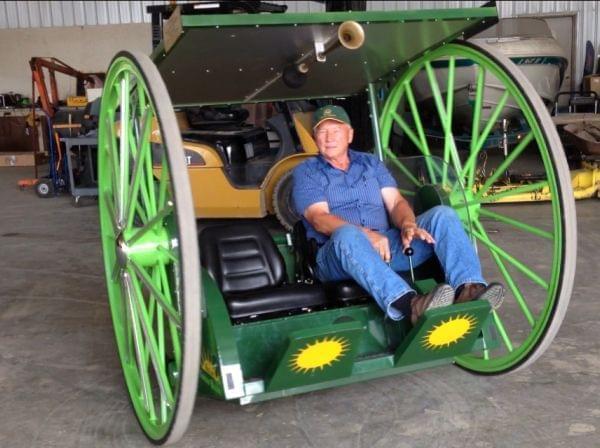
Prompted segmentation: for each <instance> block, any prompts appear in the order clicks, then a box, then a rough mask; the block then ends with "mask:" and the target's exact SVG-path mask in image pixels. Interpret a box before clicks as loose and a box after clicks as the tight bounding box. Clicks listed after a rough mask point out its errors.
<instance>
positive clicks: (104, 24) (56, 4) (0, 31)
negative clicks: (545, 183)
mask: <svg viewBox="0 0 600 448" xmlns="http://www.w3.org/2000/svg"><path fill="white" fill-rule="evenodd" d="M164 3H167V2H164V1H120V2H109V1H85V2H84V1H37V2H35V1H27V2H21V1H3V2H0V60H1V61H2V63H0V91H2V92H8V91H14V92H16V93H21V94H24V95H26V96H30V95H31V75H30V70H29V65H28V61H29V59H30V58H31V57H33V56H46V57H56V58H59V59H61V60H62V61H64V62H65V63H67V64H69V65H71V66H73V67H74V68H76V69H78V70H80V71H84V72H93V71H105V70H106V68H107V67H108V64H109V62H110V59H111V58H112V56H113V55H114V54H115V53H116V52H117V51H119V50H121V49H128V50H139V51H142V52H144V53H147V54H148V53H150V50H151V37H150V33H151V31H150V24H149V22H150V16H149V15H148V14H146V13H145V10H146V6H147V5H150V4H164ZM274 3H280V4H287V5H288V11H289V12H309V13H311V12H321V11H324V5H323V4H322V3H319V2H313V1H298V2H292V1H288V2H285V1H274ZM483 3H484V2H481V1H369V2H367V9H368V10H404V9H432V8H467V7H477V6H480V5H481V4H483ZM497 5H498V12H499V15H500V17H516V16H519V15H529V16H530V15H538V14H539V15H544V14H557V13H569V12H575V13H577V43H576V45H577V51H576V61H575V64H576V65H575V78H576V80H577V82H579V80H580V79H581V74H582V71H583V64H584V51H585V42H586V41H587V40H589V41H591V42H592V43H593V44H594V48H595V49H596V52H597V53H598V52H599V51H598V50H599V46H600V1H528V2H521V1H499V2H497ZM58 83H59V92H61V97H63V98H64V97H65V96H66V95H72V94H74V93H75V83H74V81H72V80H70V79H67V78H65V77H63V76H60V75H59V78H58Z"/></svg>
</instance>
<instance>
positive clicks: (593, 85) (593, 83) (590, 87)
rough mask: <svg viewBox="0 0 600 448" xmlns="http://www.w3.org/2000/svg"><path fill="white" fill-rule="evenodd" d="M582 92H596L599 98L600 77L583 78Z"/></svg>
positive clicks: (589, 76)
mask: <svg viewBox="0 0 600 448" xmlns="http://www.w3.org/2000/svg"><path fill="white" fill-rule="evenodd" d="M583 90H585V91H588V92H596V95H598V96H599V97H600V75H588V76H584V78H583Z"/></svg>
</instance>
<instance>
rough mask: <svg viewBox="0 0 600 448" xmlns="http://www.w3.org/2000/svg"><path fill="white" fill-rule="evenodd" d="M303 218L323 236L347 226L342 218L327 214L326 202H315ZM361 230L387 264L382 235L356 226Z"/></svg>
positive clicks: (387, 252) (386, 246)
mask: <svg viewBox="0 0 600 448" xmlns="http://www.w3.org/2000/svg"><path fill="white" fill-rule="evenodd" d="M304 217H305V218H306V220H307V221H308V222H309V223H310V224H311V225H312V226H313V227H314V228H315V230H316V231H317V232H319V233H322V234H323V235H327V236H331V234H332V233H333V232H335V231H336V230H337V229H338V228H340V227H342V226H344V225H347V224H348V222H346V221H344V220H343V219H342V218H340V217H338V216H335V215H332V214H331V213H329V205H328V204H327V202H316V203H314V204H312V205H310V206H309V207H307V208H306V210H305V211H304ZM356 227H358V228H359V229H361V230H362V231H363V232H365V234H366V235H367V237H368V238H369V241H370V242H371V245H372V246H373V248H374V249H375V250H376V251H377V253H378V254H379V255H380V256H381V258H382V259H383V261H385V262H386V263H389V261H390V259H391V252H390V244H389V241H388V239H387V237H385V236H384V235H381V234H380V233H378V232H374V231H372V230H371V229H367V228H366V227H361V226H356Z"/></svg>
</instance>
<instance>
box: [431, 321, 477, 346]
mask: <svg viewBox="0 0 600 448" xmlns="http://www.w3.org/2000/svg"><path fill="white" fill-rule="evenodd" d="M476 324H477V319H475V317H474V316H470V315H468V314H465V315H463V316H460V315H458V316H451V317H449V318H448V320H444V321H442V322H440V323H439V324H438V325H436V326H435V327H433V328H432V329H431V330H430V331H429V332H428V333H427V334H426V335H425V336H424V337H423V346H424V347H425V348H426V349H432V348H433V349H436V348H442V347H450V346H451V345H452V344H456V343H457V342H458V341H460V340H461V339H464V338H466V337H467V335H468V334H469V333H471V332H472V331H473V329H474V328H475V325H476Z"/></svg>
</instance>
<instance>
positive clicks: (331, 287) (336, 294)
mask: <svg viewBox="0 0 600 448" xmlns="http://www.w3.org/2000/svg"><path fill="white" fill-rule="evenodd" d="M323 287H324V288H325V294H327V297H328V298H329V300H335V301H337V302H342V303H343V304H345V305H350V304H353V303H358V302H365V301H367V300H369V297H371V296H370V295H369V293H368V292H367V291H365V290H364V289H363V287H362V286H360V285H359V284H358V283H356V282H355V281H354V280H341V281H339V282H326V283H323Z"/></svg>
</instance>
